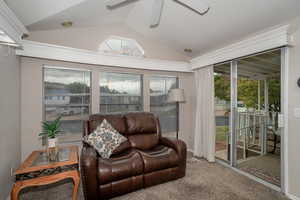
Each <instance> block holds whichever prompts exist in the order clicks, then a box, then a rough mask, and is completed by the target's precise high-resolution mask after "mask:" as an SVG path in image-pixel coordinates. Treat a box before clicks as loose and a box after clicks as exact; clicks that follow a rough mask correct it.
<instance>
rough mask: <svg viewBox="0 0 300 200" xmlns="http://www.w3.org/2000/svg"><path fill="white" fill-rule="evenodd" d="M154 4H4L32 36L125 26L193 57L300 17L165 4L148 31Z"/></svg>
mask: <svg viewBox="0 0 300 200" xmlns="http://www.w3.org/2000/svg"><path fill="white" fill-rule="evenodd" d="M153 1H154V0H138V1H136V0H135V1H133V2H132V3H130V4H127V5H125V6H122V7H119V8H117V9H112V10H110V9H108V8H106V7H105V4H104V0H51V1H40V0H26V1H20V0H6V3H7V4H8V6H9V7H10V8H11V9H12V10H13V11H14V12H15V13H16V15H17V16H18V17H19V19H20V20H21V21H22V22H23V23H24V24H25V25H26V26H27V28H28V29H29V30H30V31H38V30H52V29H61V28H63V27H62V26H61V23H62V22H63V21H66V20H70V21H72V22H73V23H74V27H77V28H80V27H101V28H103V29H105V27H106V26H109V25H112V24H123V25H126V26H128V27H129V28H130V29H133V30H134V31H136V32H138V33H140V34H142V35H143V36H144V37H146V38H149V39H151V40H157V41H159V42H162V43H164V44H165V45H167V46H169V47H171V48H174V49H176V50H177V51H179V52H182V54H184V52H183V50H184V49H185V48H190V49H192V50H193V52H192V53H190V56H191V57H195V56H198V55H200V54H202V53H205V52H208V51H210V50H213V49H216V48H219V47H222V46H224V45H226V44H229V43H232V42H235V41H238V40H241V39H243V38H245V37H247V36H249V35H251V34H254V33H256V32H258V31H261V30H264V29H267V28H270V27H273V26H276V25H279V24H284V23H287V22H289V21H290V20H292V19H294V18H296V17H299V16H300V12H299V10H300V1H299V0H267V1H262V0H201V1H205V2H207V3H208V4H209V6H210V11H209V12H208V13H207V14H206V15H204V16H200V15H198V14H196V13H195V12H192V11H191V10H188V9H187V8H185V7H183V6H180V5H178V4H177V3H175V2H174V0H165V5H164V9H163V13H162V17H161V22H160V25H159V26H158V27H156V28H150V27H149V20H150V16H151V8H152V3H153ZM195 1H197V0H195ZM111 35H114V33H111Z"/></svg>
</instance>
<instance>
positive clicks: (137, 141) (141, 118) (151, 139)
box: [125, 112, 160, 150]
mask: <svg viewBox="0 0 300 200" xmlns="http://www.w3.org/2000/svg"><path fill="white" fill-rule="evenodd" d="M125 121H126V124H127V137H128V139H129V141H130V143H131V146H132V147H133V148H136V149H140V150H148V149H152V148H154V147H155V146H156V145H158V143H159V138H160V126H159V121H158V119H157V118H156V117H155V115H154V114H152V113H146V112H140V113H129V114H126V115H125Z"/></svg>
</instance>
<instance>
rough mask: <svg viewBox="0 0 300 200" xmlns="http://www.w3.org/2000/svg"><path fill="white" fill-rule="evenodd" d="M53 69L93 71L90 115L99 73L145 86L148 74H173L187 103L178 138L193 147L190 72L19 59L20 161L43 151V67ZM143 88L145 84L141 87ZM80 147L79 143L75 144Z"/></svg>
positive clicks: (95, 101)
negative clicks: (137, 79)
mask: <svg viewBox="0 0 300 200" xmlns="http://www.w3.org/2000/svg"><path fill="white" fill-rule="evenodd" d="M44 65H47V66H55V67H65V68H81V69H89V70H91V71H92V74H93V75H92V87H93V90H92V113H98V110H99V89H98V85H99V79H98V78H99V76H98V75H97V74H99V72H101V71H109V72H127V73H139V74H143V75H144V83H145V82H146V81H148V78H149V76H150V75H154V74H156V75H173V76H178V77H179V85H180V87H181V88H183V89H184V90H185V95H186V103H184V104H181V105H180V118H179V121H180V125H179V126H180V132H179V137H180V138H181V139H183V140H184V141H185V142H186V143H187V146H188V148H189V149H192V148H193V140H194V107H195V103H196V100H195V98H196V97H195V92H194V91H195V88H194V86H195V84H194V76H193V73H179V72H162V71H150V70H137V69H127V68H119V67H108V66H98V65H87V64H79V63H70V62H62V61H54V60H45V59H37V58H29V57H22V58H21V105H22V107H21V147H22V149H21V150H22V160H24V159H25V158H26V157H27V156H28V155H29V154H30V153H31V151H33V150H36V149H40V148H42V146H41V143H42V142H41V140H39V138H38V133H39V132H40V131H41V121H42V120H43V105H42V100H43V96H42V91H43V88H42V80H43V77H42V67H43V66H44ZM144 85H145V84H144ZM144 96H145V97H147V96H149V89H148V88H146V87H145V88H144ZM149 106H150V105H149V102H147V99H145V100H144V107H145V108H144V110H145V111H149ZM78 144H80V143H78Z"/></svg>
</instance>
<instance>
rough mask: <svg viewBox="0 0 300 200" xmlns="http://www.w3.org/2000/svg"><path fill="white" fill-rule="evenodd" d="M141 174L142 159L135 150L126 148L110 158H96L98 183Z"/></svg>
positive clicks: (102, 183) (101, 183)
mask: <svg viewBox="0 0 300 200" xmlns="http://www.w3.org/2000/svg"><path fill="white" fill-rule="evenodd" d="M142 174H143V160H142V158H141V156H140V154H139V152H137V151H136V150H133V149H131V150H128V151H126V152H123V153H121V154H118V155H112V156H111V158H110V159H101V158H99V159H98V181H99V183H100V185H104V184H107V183H111V182H115V181H119V180H122V179H125V178H129V177H133V176H138V175H142Z"/></svg>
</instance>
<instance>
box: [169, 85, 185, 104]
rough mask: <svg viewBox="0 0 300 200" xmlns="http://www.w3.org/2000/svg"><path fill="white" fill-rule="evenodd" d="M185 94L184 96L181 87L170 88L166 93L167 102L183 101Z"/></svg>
mask: <svg viewBox="0 0 300 200" xmlns="http://www.w3.org/2000/svg"><path fill="white" fill-rule="evenodd" d="M184 101H185V96H184V90H183V89H179V88H177V89H171V90H170V92H169V94H168V102H178V103H181V102H184Z"/></svg>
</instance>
